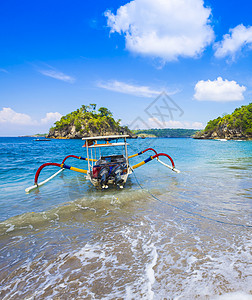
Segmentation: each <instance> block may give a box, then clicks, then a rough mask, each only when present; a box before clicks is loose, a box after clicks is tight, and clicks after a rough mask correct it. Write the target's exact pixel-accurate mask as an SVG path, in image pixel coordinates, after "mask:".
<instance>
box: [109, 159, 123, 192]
mask: <svg viewBox="0 0 252 300" xmlns="http://www.w3.org/2000/svg"><path fill="white" fill-rule="evenodd" d="M123 169H124V167H123V165H119V164H118V165H115V166H114V167H113V169H112V170H111V173H110V176H112V177H114V181H115V184H116V185H118V186H119V187H120V188H121V187H122V185H123V179H122V174H123Z"/></svg>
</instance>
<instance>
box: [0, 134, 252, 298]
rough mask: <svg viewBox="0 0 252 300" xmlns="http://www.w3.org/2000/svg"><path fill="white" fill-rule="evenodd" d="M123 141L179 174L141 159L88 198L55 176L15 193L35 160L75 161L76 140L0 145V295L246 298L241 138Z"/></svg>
mask: <svg viewBox="0 0 252 300" xmlns="http://www.w3.org/2000/svg"><path fill="white" fill-rule="evenodd" d="M129 144H130V146H129V154H134V153H136V152H139V151H140V150H143V149H145V148H148V147H152V148H155V149H156V150H157V152H165V153H168V154H169V155H170V156H171V157H172V158H173V159H174V161H175V165H176V168H178V169H179V170H181V173H180V174H176V173H174V172H172V171H171V170H169V169H168V168H165V167H164V166H163V165H161V164H159V163H158V162H157V161H156V160H153V161H151V162H149V163H147V164H146V165H144V166H142V167H140V168H137V169H136V170H135V172H134V174H132V175H131V176H130V177H129V179H128V181H127V183H126V186H125V188H124V189H123V190H117V189H109V190H106V191H100V190H96V189H95V188H94V187H93V186H92V185H91V183H89V182H87V181H86V180H85V178H84V176H83V175H82V174H80V173H75V172H73V171H69V170H64V171H63V172H61V173H60V174H59V175H58V176H57V177H55V178H54V179H53V180H51V181H50V182H48V183H47V184H45V185H44V186H42V187H40V188H39V189H38V190H35V191H32V192H31V193H29V194H26V193H25V191H24V190H25V188H26V187H28V186H31V185H32V184H33V181H34V175H35V172H36V170H37V168H38V167H39V166H40V165H41V164H43V163H45V162H57V163H60V162H61V161H62V159H63V158H64V157H65V156H67V155H69V154H74V155H82V156H85V155H86V154H85V149H84V148H82V145H83V142H82V141H81V140H52V141H51V142H39V143H38V142H35V141H33V139H32V138H0V158H1V163H0V298H1V299H8V300H9V299H222V300H225V299H252V264H251V262H252V240H251V234H252V227H251V226H252V214H251V213H252V142H251V141H226V142H223V141H202V140H193V139H142V140H129ZM149 154H151V153H149ZM149 154H148V153H145V154H143V155H141V156H138V157H135V158H132V159H131V165H133V164H135V163H138V162H140V161H142V160H143V159H146V158H147V157H148V156H149ZM162 160H163V161H164V162H166V163H168V161H167V160H166V159H165V158H162ZM66 163H67V164H68V165H72V166H76V167H79V168H84V169H85V168H86V167H87V163H86V162H84V161H79V160H76V159H73V158H70V159H69V160H67V162H66ZM56 171H57V167H48V168H45V169H44V170H43V171H42V172H41V175H40V177H39V181H42V180H44V179H46V178H47V177H49V176H50V175H52V174H53V173H54V172H56ZM240 225H241V226H240ZM243 225H244V226H243Z"/></svg>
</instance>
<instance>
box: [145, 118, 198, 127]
mask: <svg viewBox="0 0 252 300" xmlns="http://www.w3.org/2000/svg"><path fill="white" fill-rule="evenodd" d="M148 121H149V124H148V125H149V126H150V127H152V128H153V127H155V128H185V129H203V128H204V125H203V124H202V123H201V122H186V121H176V120H169V121H166V122H162V121H161V120H159V119H157V118H149V120H148Z"/></svg>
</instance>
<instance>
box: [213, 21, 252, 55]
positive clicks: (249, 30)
mask: <svg viewBox="0 0 252 300" xmlns="http://www.w3.org/2000/svg"><path fill="white" fill-rule="evenodd" d="M229 32H230V33H229V34H225V35H224V36H223V40H222V41H220V42H217V43H215V44H214V48H215V56H216V57H218V58H222V57H226V56H230V57H231V58H232V59H233V60H234V58H235V55H236V53H237V52H239V51H240V50H241V49H242V48H243V47H245V46H246V45H248V46H251V44H252V26H248V27H245V26H244V25H243V24H240V25H238V26H236V27H235V28H233V29H230V30H229Z"/></svg>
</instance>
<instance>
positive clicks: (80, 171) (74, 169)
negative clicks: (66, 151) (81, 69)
mask: <svg viewBox="0 0 252 300" xmlns="http://www.w3.org/2000/svg"><path fill="white" fill-rule="evenodd" d="M70 157H73V158H77V159H81V160H90V161H96V159H88V158H86V157H82V156H76V155H68V156H66V157H65V158H64V159H63V161H62V163H61V164H58V163H45V164H43V165H41V166H40V167H39V168H38V170H37V172H36V174H35V180H34V185H33V186H30V187H28V188H26V189H25V192H26V193H29V192H30V191H32V190H34V189H36V188H38V187H40V186H41V185H43V184H45V183H47V182H48V181H49V180H51V179H53V178H54V177H55V176H57V175H58V174H59V173H61V172H62V171H63V170H64V169H68V170H72V171H75V172H79V173H84V174H87V172H88V171H87V170H83V169H79V168H76V167H72V166H68V165H66V164H65V163H64V162H65V161H66V160H67V159H68V158H70ZM46 166H56V167H60V168H61V170H59V171H57V172H56V173H54V174H53V175H52V176H50V177H49V178H47V179H46V180H44V181H42V182H40V183H38V177H39V174H40V172H41V171H42V169H44V167H46Z"/></svg>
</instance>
